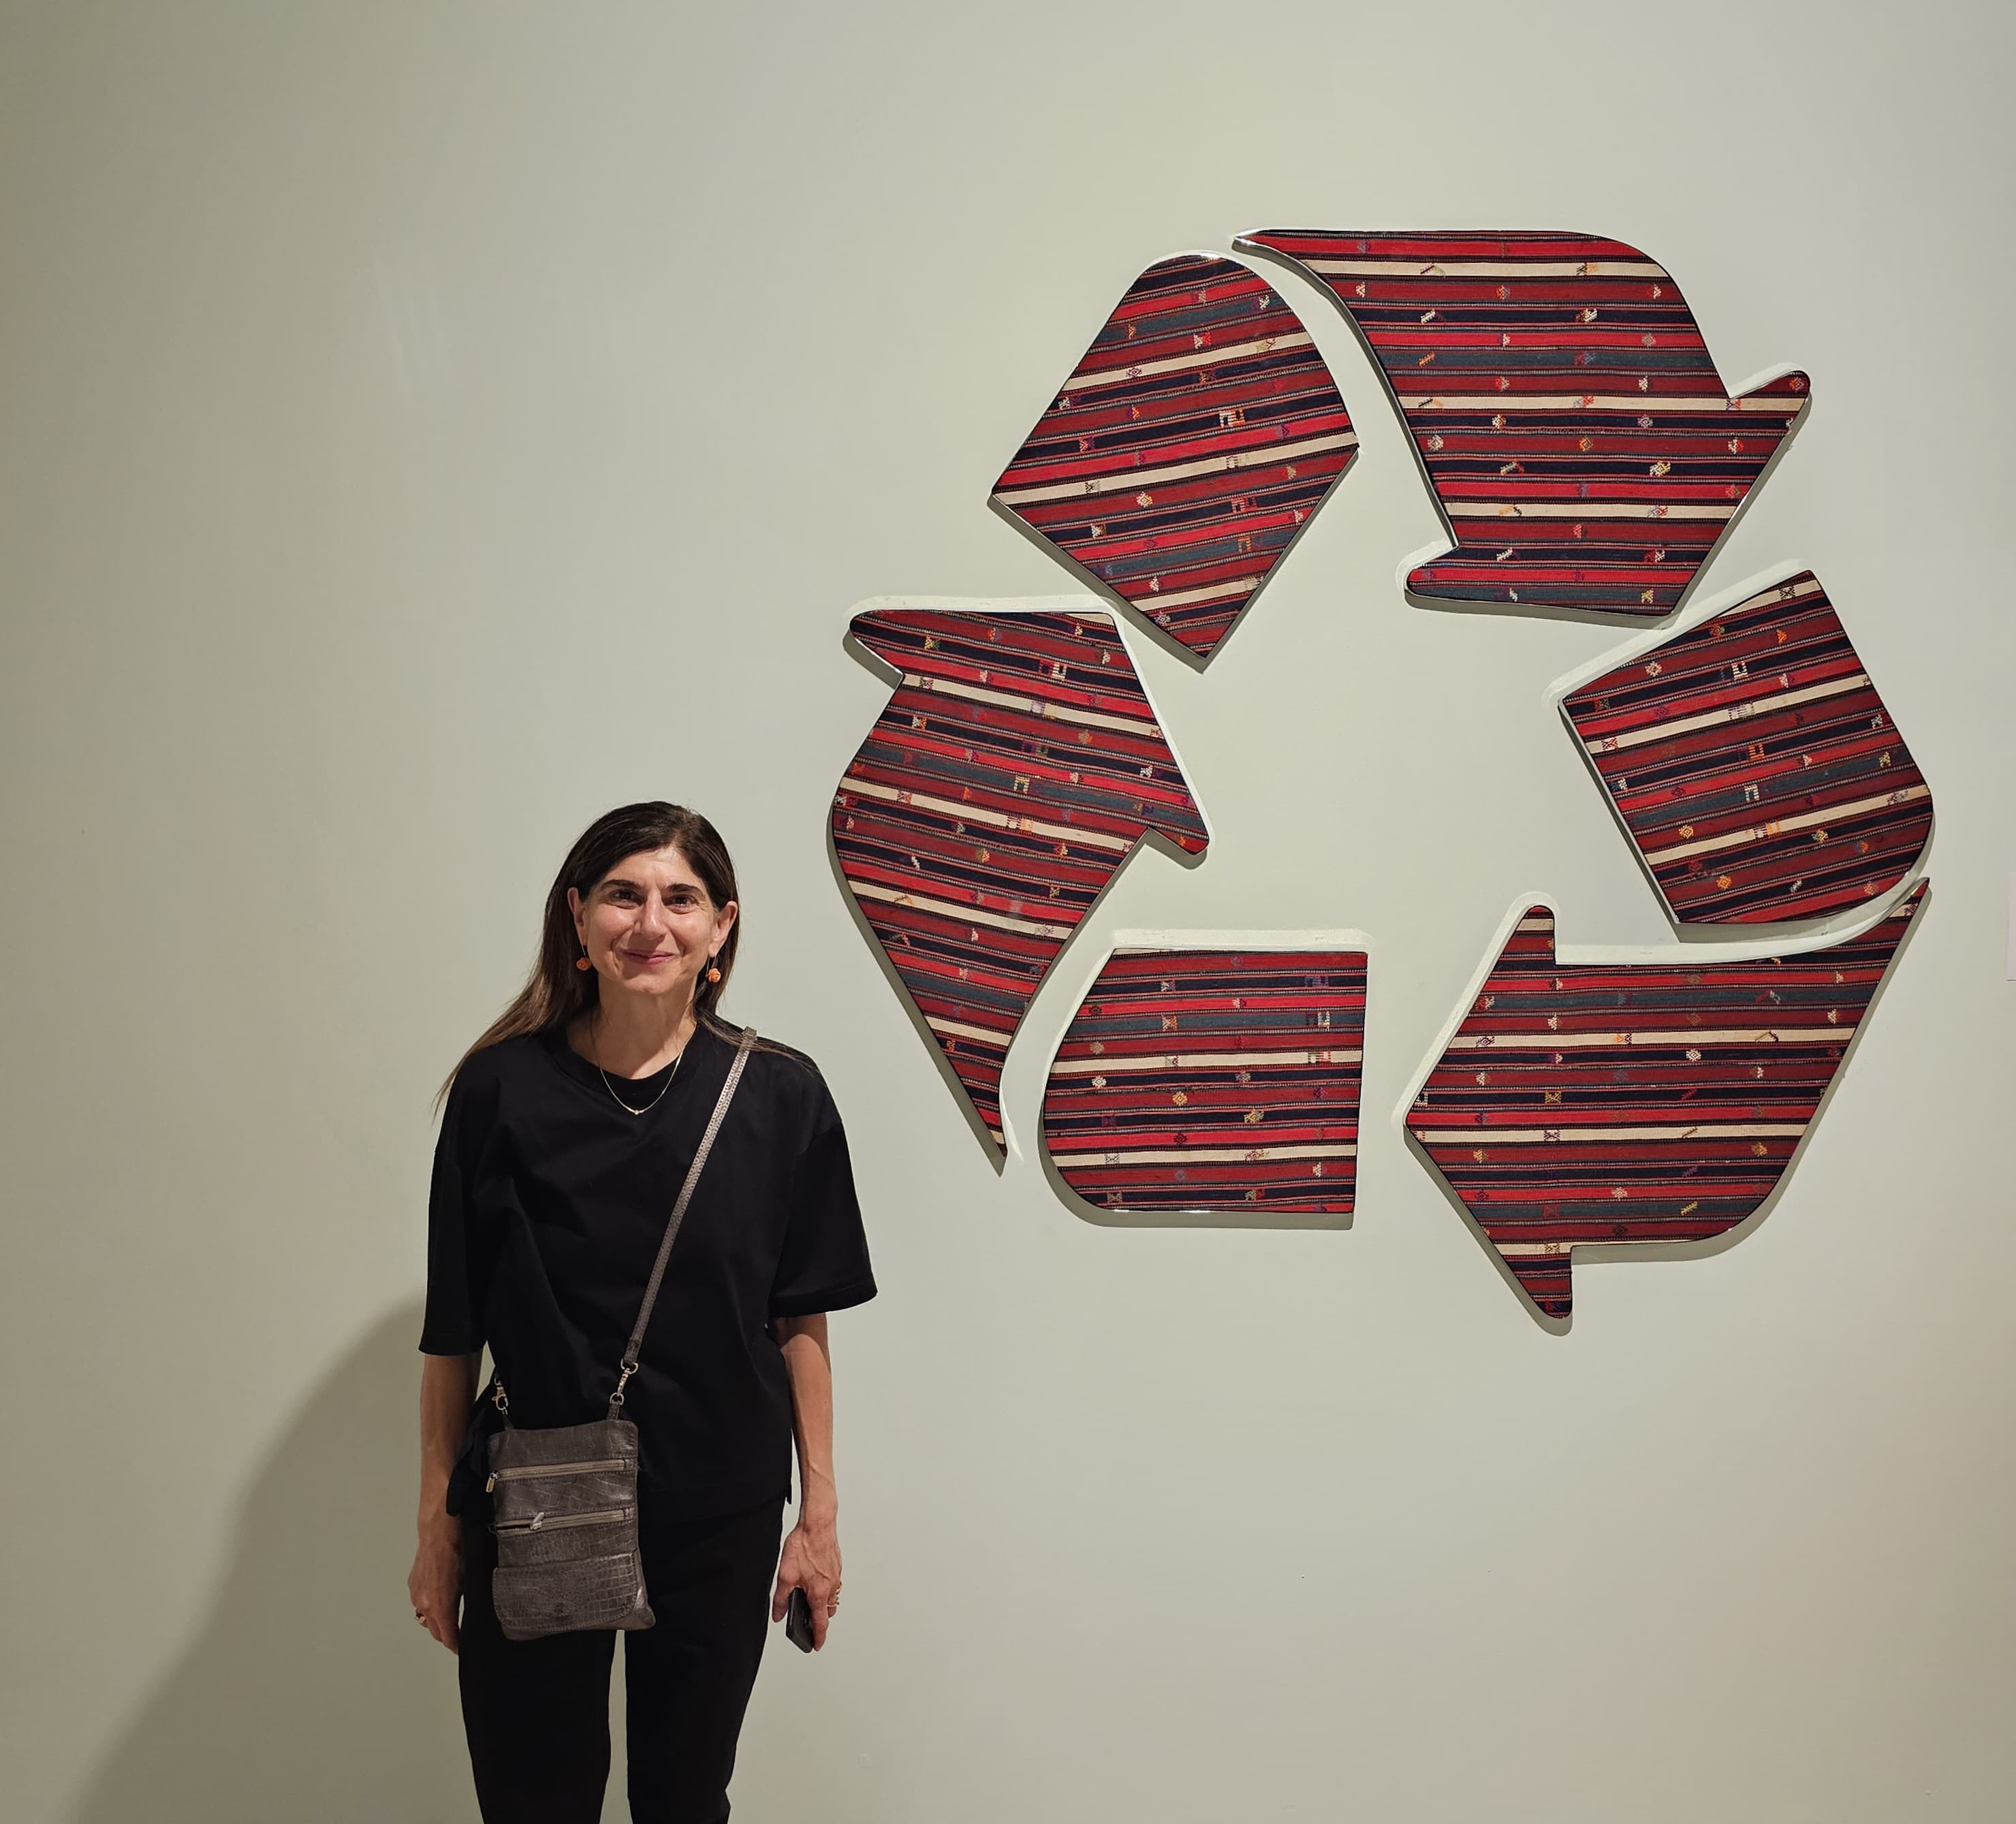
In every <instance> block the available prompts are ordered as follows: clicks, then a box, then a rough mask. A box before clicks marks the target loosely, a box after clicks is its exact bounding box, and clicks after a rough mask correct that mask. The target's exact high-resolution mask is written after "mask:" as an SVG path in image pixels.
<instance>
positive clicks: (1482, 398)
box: [1399, 392, 1805, 414]
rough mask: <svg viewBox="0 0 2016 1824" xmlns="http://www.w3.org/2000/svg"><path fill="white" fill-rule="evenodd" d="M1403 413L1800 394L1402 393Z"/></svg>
mask: <svg viewBox="0 0 2016 1824" xmlns="http://www.w3.org/2000/svg"><path fill="white" fill-rule="evenodd" d="M1399 400H1400V409H1401V410H1402V412H1420V411H1429V412H1481V411H1485V410H1486V409H1487V408H1488V409H1489V410H1491V411H1493V412H1507V413H1513V412H1651V411H1653V410H1654V409H1655V408H1656V409H1657V410H1658V411H1661V412H1687V413H1693V414H1700V413H1705V412H1784V411H1787V410H1788V409H1789V410H1791V411H1794V412H1796V411H1798V409H1799V408H1801V407H1802V406H1803V405H1805V398H1803V397H1800V398H1793V399H1790V400H1787V398H1784V396H1783V395H1782V394H1777V395H1774V396H1773V397H1772V398H1768V399H1766V398H1749V399H1730V398H1724V397H1723V395H1722V394H1719V393H1708V394H1694V393H1685V394H1679V393H1619V394H1614V395H1613V394H1605V393H1510V392H1507V393H1478V394H1468V393H1402V394H1399Z"/></svg>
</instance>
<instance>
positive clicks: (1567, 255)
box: [1233, 228, 1808, 618]
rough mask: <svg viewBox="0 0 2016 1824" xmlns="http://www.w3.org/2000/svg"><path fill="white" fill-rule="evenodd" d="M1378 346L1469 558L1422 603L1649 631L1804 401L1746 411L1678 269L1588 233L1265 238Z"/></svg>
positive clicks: (1245, 242)
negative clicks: (1590, 616) (1566, 615)
mask: <svg viewBox="0 0 2016 1824" xmlns="http://www.w3.org/2000/svg"><path fill="white" fill-rule="evenodd" d="M1233 244H1234V245H1235V246H1240V247H1246V248H1253V249H1259V250H1266V251H1268V252H1271V253H1273V254H1278V255H1280V257H1283V258H1284V259H1286V260H1287V261H1291V262H1292V263H1293V264H1295V265H1298V266H1299V267H1301V269H1302V270H1303V271H1304V272H1307V273H1309V275H1311V276H1312V277H1313V278H1315V279H1316V280H1318V281H1319V282H1320V283H1322V284H1323V285H1324V286H1327V287H1328V288H1329V290H1330V292H1331V293H1332V294H1333V295H1334V297H1336V298H1337V301H1338V302H1339V303H1340V304H1341V305H1342V306H1343V307H1344V309H1345V312H1346V313H1347V314H1348V315H1349V317H1350V318H1351V320H1352V322H1353V323H1354V324H1355V326H1357V329H1358V330H1359V334H1360V335H1361V336H1363V338H1364V340H1365V341H1366V344H1368V345H1369V346H1370V348H1371V350H1372V352H1373V355H1374V357H1375V358H1377V361H1378V362H1379V365H1380V369H1381V372H1382V373H1383V374H1384V376H1385V380H1386V383H1387V387H1388V390H1389V391H1390V392H1391V394H1392V396H1393V400H1394V403H1395V405H1397V406H1398V407H1399V411H1400V413H1401V416H1402V417H1403V418H1404V419H1406V423H1407V428H1408V430H1409V432H1410V433H1411V434H1412V435H1413V439H1414V444H1415V449H1416V452H1417V455H1418V456H1419V457H1420V462H1421V465H1422V466H1423V468H1424V469H1425V470H1426V472H1427V477H1428V482H1429V485H1430V486H1431V487H1433V488H1434V489H1435V495H1436V498H1437V499H1438V501H1439V502H1440V503H1441V505H1442V516H1443V518H1444V520H1445V521H1446V522H1447V523H1448V525H1449V535H1450V537H1451V538H1453V539H1454V540H1455V541H1456V549H1454V550H1453V551H1450V552H1448V553H1446V554H1445V556H1441V557H1438V558H1436V559H1434V560H1433V561H1432V562H1430V563H1424V564H1423V565H1421V566H1420V567H1419V568H1417V569H1416V570H1413V571H1412V572H1411V573H1410V574H1409V576H1408V577H1407V587H1408V588H1409V589H1410V590H1412V591H1413V592H1414V593H1415V594H1416V595H1424V596H1431V597H1435V598H1437V599H1445V600H1452V601H1460V602H1474V603H1487V602H1488V603H1507V604H1512V605H1516V606H1520V607H1523V608H1535V607H1550V608H1567V609H1580V610H1592V611H1597V612H1601V613H1609V614H1632V615H1640V616H1645V617H1654V618H1656V617H1658V616H1661V615H1664V614H1665V613H1669V612H1670V611H1671V610H1672V609H1673V608H1675V607H1676V606H1678V605H1679V602H1680V599H1681V598H1682V597H1683V595H1686V593H1687V588H1688V586H1689V585H1690V584H1691V583H1692V582H1693V581H1694V577H1695V575H1696V574H1697V572H1698V571H1699V570H1701V567H1702V566H1703V565H1704V564H1705V563H1707V561H1708V556H1709V554H1710V553H1711V552H1712V551H1713V550H1714V549H1715V545H1717V543H1719V541H1720V539H1721V538H1722V535H1723V532H1724V531H1726V529H1727V528H1728V526H1729V523H1730V520H1732V519H1733V517H1734V516H1735V515H1736V513H1737V510H1738V509H1740V508H1741V506H1742V505H1743V502H1744V499H1745V498H1747V497H1748V495H1749V493H1750V491H1751V488H1752V487H1755V484H1756V483H1757V481H1758V479H1759V477H1760V476H1761V475H1762V473H1763V472H1764V469H1765V467H1766V465H1767V464H1768V463H1769V462H1770V460H1771V459H1772V457H1773V455H1774V454H1776V452H1777V450H1778V448H1780V445H1781V444H1784V442H1785V441H1786V440H1787V438H1788V437H1790V436H1791V432H1792V429H1793V426H1794V424H1795V422H1796V421H1797V419H1798V416H1799V414H1800V412H1802V410H1803V409H1804V408H1805V402H1806V399H1807V396H1808V386H1807V380H1806V376H1805V375H1804V374H1802V373H1792V372H1787V373H1784V374H1780V375H1779V376H1777V377H1776V378H1774V379H1772V380H1766V382H1764V383H1762V384H1761V385H1759V386H1758V387H1755V389H1753V390H1751V391H1750V392H1748V393H1746V394H1741V395H1740V396H1738V397H1737V398H1730V396H1729V394H1728V393H1727V391H1726V389H1725V387H1724V386H1723V382H1722V381H1721V380H1720V379H1719V377H1718V376H1717V375H1716V372H1715V363H1714V362H1713V361H1712V359H1711V358H1710V357H1709V354H1708V345H1707V344H1706V343H1705V341H1704V340H1702V337H1701V331H1700V329H1699V328H1698V326H1697V325H1696V323H1695V322H1694V312H1693V311H1690V309H1689V308H1687V300H1686V299H1685V298H1683V297H1681V295H1680V291H1679V286H1676V285H1675V284H1674V282H1673V281H1672V276H1671V275H1669V273H1668V272H1666V270H1665V268H1663V267H1661V266H1659V265H1658V264H1654V262H1653V261H1651V260H1648V259H1647V257H1645V256H1644V254H1641V253H1640V251H1639V250H1637V249H1636V247H1633V246H1626V245H1625V243H1623V242H1622V241H1613V240H1605V239H1601V238H1600V237H1598V236H1593V235H1578V234H1551V233H1528V232H1486V233H1444V234H1403V235H1391V234H1385V235H1374V234H1357V233H1330V232H1321V231H1305V230H1301V229H1276V228H1269V229H1266V230H1264V231H1261V232H1255V233H1253V234H1246V235H1240V236H1238V237H1237V239H1236V240H1235V242H1234V243H1233Z"/></svg>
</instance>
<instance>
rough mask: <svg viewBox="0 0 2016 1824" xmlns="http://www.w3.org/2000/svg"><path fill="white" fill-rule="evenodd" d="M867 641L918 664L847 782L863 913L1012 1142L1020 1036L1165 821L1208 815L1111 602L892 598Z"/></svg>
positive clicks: (1197, 833) (953, 1062)
mask: <svg viewBox="0 0 2016 1824" xmlns="http://www.w3.org/2000/svg"><path fill="white" fill-rule="evenodd" d="M851 630H852V631H853V634H854V636H855V639H858V640H859V642H861V644H862V646H866V648H867V649H869V651H871V652H873V653H875V654H876V655H877V657H880V658H881V659H883V660H885V661H887V663H888V664H891V665H893V666H894V667H895V668H896V669H897V670H898V671H899V672H901V673H902V675H903V681H902V682H901V683H899V684H898V687H897V689H896V692H895V696H892V697H891V700H890V702H889V704H888V707H887V708H885V709H884V711H883V712H882V714H881V715H880V717H879V718H877V721H876V725H875V727H874V729H873V730H872V731H871V732H870V733H869V736H868V739H866V742H864V743H862V747H861V750H860V751H859V753H858V754H856V755H855V757H854V760H853V761H852V762H851V764H849V766H848V770H847V772H846V774H845V775H844V777H843V778H842V779H841V782H840V785H839V786H838V788H837V790H836V792H835V794H834V800H833V814H832V830H833V849H834V853H835V854H836V856H837V859H838V861H839V863H840V868H841V873H842V874H843V875H844V877H845V878H846V880H847V883H848V887H849V888H850V890H851V891H852V893H853V894H854V897H855V902H856V904H857V905H859V908H860V911H861V914H862V918H863V919H865V920H866V923H867V925H868V927H869V930H870V932H871V933H872V934H873V936H874V938H875V940H876V941H877V944H879V945H880V948H881V949H882V951H883V953H884V955H885V956H886V957H887V959H888V962H889V964H890V966H891V968H892V969H893V970H895V973H896V975H897V977H898V980H900V981H901V982H902V984H903V987H904V988H905V990H906V991H907V992H908V994H909V997H910V999H911V1001H912V1003H913V1008H914V1009H915V1012H916V1015H917V1016H918V1018H919V1020H920V1022H921V1023H922V1024H923V1027H924V1029H925V1031H927V1032H928V1033H929V1034H930V1035H931V1038H932V1040H933V1042H934V1043H935V1044H936V1045H938V1048H939V1049H940V1051H941V1054H942V1055H943V1057H944V1059H945V1063H946V1064H947V1066H948V1067H949V1069H950V1070H951V1072H952V1076H953V1077H954V1078H955V1079H956V1081H957V1082H958V1083H959V1086H960V1088H961V1089H962V1090H963V1092H964V1093H965V1095H967V1099H969V1101H970V1103H971V1104H972V1106H973V1107H974V1111H975V1113H977V1116H978V1117H979V1118H980V1121H981V1123H982V1124H983V1125H984V1126H985V1128H986V1131H987V1132H988V1136H989V1137H990V1139H992V1142H993V1144H994V1146H995V1149H996V1150H997V1151H1005V1150H1006V1128H1005V1127H1004V1126H1003V1120H1002V1115H1001V1105H1000V1083H1001V1070H1002V1066H1003V1062H1004V1061H1005V1060H1006V1056H1007V1052H1008V1048H1009V1045H1010V1043H1011V1042H1013V1038H1014V1034H1015V1032H1016V1031H1017V1027H1019V1026H1020V1025H1021V1020H1022V1017H1023V1016H1024V1013H1027V1011H1028V1007H1029V1004H1030V1002H1031V1001H1033V1000H1034V999H1035V995H1036V991H1037V990H1038V988H1040V987H1041V986H1042V981H1043V979H1044V977H1046V974H1047V973H1048V972H1049V967H1050V965H1051V964H1052V962H1053V961H1054V960H1055V959H1056V957H1057V954H1058V952H1060V951H1061V950H1062V949H1063V948H1064V944H1066V943H1067V941H1069V940H1070V937H1071V934H1072V932H1073V931H1074V930H1075V929H1076V927H1077V926H1078V922H1079V921H1080V920H1081V919H1082V918H1083V917H1084V916H1085V913H1086V912H1088V911H1089V910H1090V909H1091V908H1092V905H1093V903H1094V902H1095V901H1096V900H1097V898H1098V897H1099V895H1100V893H1101V892H1102V891H1103V890H1104V889H1105V887H1106V886H1107V883H1108V882H1109V881H1110V880H1111V879H1112V877H1113V876H1114V874H1115V873H1117V872H1118V871H1119V869H1120V868H1121V865H1122V864H1123V863H1124V862H1125V861H1126V859H1127V857H1128V856H1129V854H1131V853H1132V851H1133V849H1134V847H1135V845H1136V844H1137V843H1138V842H1139V840H1140V839H1141V837H1142V836H1144V835H1146V834H1147V832H1148V831H1149V830H1150V829H1157V830H1160V831H1161V832H1163V833H1165V835H1167V836H1168V837H1169V838H1170V840H1172V841H1175V842H1176V843H1178V844H1180V845H1181V846H1182V847H1184V848H1185V849H1186V850H1189V851H1191V852H1193V853H1197V854H1201V853H1202V852H1203V851H1204V847H1205V846H1206V844H1207V843H1208V840H1209V836H1208V831H1207V830H1206V829H1205V826H1204V817H1203V814H1202V812H1201V811H1200V810H1199V809H1198V808H1197V802H1196V800H1195V799H1194V798H1193V797H1192V795H1191V793H1190V786H1189V784H1188V782H1186V780H1185V779H1184V778H1183V773H1182V771H1181V769H1180V768H1179V767H1178V765H1177V764H1176V759H1175V754H1173V753H1172V751H1171V750H1170V748H1169V746H1168V742H1167V741H1166V740H1165V739H1164V737H1163V735H1162V732H1161V727H1160V725H1159V724H1158V723H1157V720H1156V718H1155V711H1154V705H1153V703H1150V700H1149V698H1148V693H1147V687H1146V686H1145V685H1143V683H1142V682H1141V679H1140V678H1139V675H1137V674H1136V671H1135V668H1134V664H1133V660H1132V657H1131V656H1130V655H1129V652H1128V650H1127V647H1126V645H1125V642H1123V641H1122V640H1121V638H1120V635H1119V631H1118V628H1115V626H1114V623H1113V617H1112V616H1111V614H1110V613H1107V611H1105V610H1094V611H1090V612H1085V611H1068V612H1058V613H1027V612H1014V611H1003V610H960V609H952V608H943V609H934V608H925V609H917V608H890V609H886V610H870V611H868V612H866V613H861V614H858V615H856V616H855V617H854V620H853V621H852V623H851Z"/></svg>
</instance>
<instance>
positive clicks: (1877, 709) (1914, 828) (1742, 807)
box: [1561, 570, 1932, 924]
mask: <svg viewBox="0 0 2016 1824" xmlns="http://www.w3.org/2000/svg"><path fill="white" fill-rule="evenodd" d="M1561 714H1562V715H1563V716H1564V717H1565V718H1567V721H1568V726H1569V727H1570V728H1571V729H1573V730H1574V732H1575V737H1576V739H1578V740H1579V742H1580V743H1582V750H1583V751H1584V752H1585V753H1586V754H1587V755H1588V756H1589V761H1590V763H1591V764H1593V766H1594V767H1595V768H1596V771H1597V776H1598V777H1599V778H1600V779H1601V780H1602V781H1603V783H1604V786H1605V788H1606V789H1607V791H1608V792H1609V794H1610V798H1611V804H1612V805H1613V806H1614V807H1615V810H1616V811H1617V814H1618V817H1619V818H1620V819H1621V820H1622V822H1623V824H1624V827H1625V831H1626V833H1628V834H1629V836H1630V838H1631V840H1632V841H1633V843H1634V844H1636V847H1637V849H1638V852H1639V854H1640V858H1642V859H1643V862H1644V863H1645V866H1646V869H1647V872H1650V873H1651V876H1652V878H1653V880H1654V882H1655V883H1657V884H1658V889H1659V891H1660V892H1661V894H1663V895H1664V897H1665V901H1666V904H1667V906H1668V908H1669V910H1670V911H1671V912H1672V916H1673V917H1674V918H1675V919H1676V920H1677V921H1678V922H1679V923H1683V924H1752V923H1760V922H1762V921H1764V920H1767V919H1804V918H1815V917H1818V916H1821V915H1823V914H1825V913H1828V912H1839V911H1841V909H1842V908H1845V907H1848V906H1854V905H1862V904H1863V902H1864V901H1867V900H1870V899H1872V898H1876V897H1877V895H1879V894H1884V893H1887V892H1888V890H1890V889H1891V888H1892V887H1895V886H1896V885H1897V883H1899V881H1901V880H1903V879H1904V877H1905V876H1906V875H1907V874H1909V873H1910V871H1911V869H1913V867H1914V866H1916V865H1917V861H1918V858H1919V857H1920V855H1921V854H1922V853H1923V852H1924V847H1925V844H1926V842H1927V840H1928V839H1929V838H1930V836H1931V827H1932V797H1931V788H1930V787H1929V786H1927V784H1926V783H1925V780H1924V775H1923V774H1921V772H1919V771H1918V767H1917V762H1916V761H1913V759H1912V757H1911V750H1910V748H1908V747H1906V746H1905V745H1904V743H1903V739H1902V737H1901V736H1899V734H1898V732H1897V728H1896V725H1895V722H1894V721H1892V719H1891V716H1890V712H1889V711H1888V710H1887V709H1886V708H1885V707H1884V704H1883V700H1882V698H1881V696H1878V695H1877V692H1876V686H1875V685H1874V684H1873V683H1871V682H1870V679H1869V676H1868V674H1867V672H1866V671H1864V670H1863V664H1862V661H1861V660H1860V659H1859V658H1858V657H1856V651H1855V648H1854V647H1853V646H1852V645H1851V644H1850V643H1849V638H1848V635H1847V632H1846V631H1845V629H1844V628H1842V626H1841V621H1840V619H1839V617H1838V616H1837V615H1836V613H1835V612H1834V608H1833V606H1832V605H1831V603H1829V602H1828V600H1827V594H1826V592H1825V591H1824V590H1823V589H1822V588H1821V587H1820V582H1819V580H1818V578H1816V577H1815V576H1814V575H1813V572H1812V571H1811V570H1802V571H1801V572H1800V573H1799V574H1798V575H1797V576H1795V577H1787V579H1786V580H1785V581H1783V582H1780V583H1775V584H1773V585H1772V586H1771V587H1770V588H1767V589H1765V590H1762V591H1760V592H1759V593H1758V594H1756V595H1752V596H1751V597H1750V598H1749V599H1748V600H1747V601H1744V602H1741V603H1737V605H1736V606H1734V607H1733V608H1731V609H1730V610H1729V611H1728V612H1727V613H1724V614H1719V615H1717V616H1716V617H1715V618H1714V619H1713V620H1712V621H1708V622H1706V623H1705V624H1702V625H1701V626H1700V627H1697V628H1694V629H1693V630H1692V631H1690V632H1687V633H1685V634H1683V635H1680V636H1679V638H1678V639H1672V640H1669V641H1668V642H1666V643H1665V645H1663V646H1658V647H1656V648H1654V649H1653V650H1651V651H1650V652H1647V653H1643V654H1641V655H1640V656H1639V657H1636V658H1634V659H1633V660H1631V661H1630V662H1629V664H1624V665H1620V666H1618V667H1616V668H1615V670H1613V671H1607V672H1606V673H1604V675H1603V676H1602V677H1600V678H1597V679H1596V680H1594V681H1593V682H1591V683H1589V684H1586V685H1582V686H1581V687H1580V688H1579V689H1576V690H1575V691H1573V692H1572V693H1570V694H1569V695H1568V696H1566V697H1564V699H1563V700H1562V702H1561Z"/></svg>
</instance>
